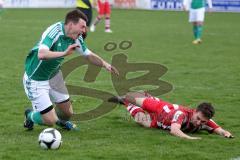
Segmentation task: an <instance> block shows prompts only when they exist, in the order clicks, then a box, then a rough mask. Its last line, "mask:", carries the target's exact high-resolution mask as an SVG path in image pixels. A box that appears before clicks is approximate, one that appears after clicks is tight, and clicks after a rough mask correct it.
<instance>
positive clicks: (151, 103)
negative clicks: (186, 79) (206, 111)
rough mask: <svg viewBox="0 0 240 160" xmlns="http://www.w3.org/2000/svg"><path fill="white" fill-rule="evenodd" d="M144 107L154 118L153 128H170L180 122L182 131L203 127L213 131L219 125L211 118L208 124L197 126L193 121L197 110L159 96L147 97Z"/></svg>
mask: <svg viewBox="0 0 240 160" xmlns="http://www.w3.org/2000/svg"><path fill="white" fill-rule="evenodd" d="M142 109H143V110H145V111H147V112H148V113H149V114H150V116H151V118H152V123H151V127H153V128H162V129H169V130H170V129H171V124H172V123H178V124H180V125H181V130H182V131H184V132H192V133H193V132H196V131H198V130H201V129H205V130H207V131H208V132H213V130H214V129H216V128H218V127H219V126H218V125H217V124H216V123H215V122H214V121H213V120H211V119H210V120H209V121H208V122H207V123H206V124H204V125H200V126H197V127H195V126H193V124H192V123H191V117H192V115H193V113H194V112H195V110H194V109H189V108H187V107H184V106H180V105H177V104H171V103H169V102H165V101H163V100H161V99H158V98H146V99H145V100H144V102H143V106H142Z"/></svg>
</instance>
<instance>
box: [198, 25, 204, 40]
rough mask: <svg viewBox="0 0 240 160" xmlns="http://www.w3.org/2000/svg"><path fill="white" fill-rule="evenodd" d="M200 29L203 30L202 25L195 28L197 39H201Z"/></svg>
mask: <svg viewBox="0 0 240 160" xmlns="http://www.w3.org/2000/svg"><path fill="white" fill-rule="evenodd" d="M202 31H203V27H202V26H198V29H197V33H198V34H197V38H198V39H201V37H202Z"/></svg>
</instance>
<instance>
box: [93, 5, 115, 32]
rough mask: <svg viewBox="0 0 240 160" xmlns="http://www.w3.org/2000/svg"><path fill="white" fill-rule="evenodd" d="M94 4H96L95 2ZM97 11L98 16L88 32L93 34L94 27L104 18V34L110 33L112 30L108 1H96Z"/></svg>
mask: <svg viewBox="0 0 240 160" xmlns="http://www.w3.org/2000/svg"><path fill="white" fill-rule="evenodd" d="M94 2H95V3H96V0H95V1H94ZM95 3H94V4H95ZM97 11H98V16H97V17H96V19H95V20H94V22H93V24H92V25H91V27H90V31H91V32H94V31H95V29H96V25H97V24H98V23H99V22H100V21H101V20H102V18H103V17H105V32H106V33H112V30H111V29H110V15H111V6H110V3H109V0H97Z"/></svg>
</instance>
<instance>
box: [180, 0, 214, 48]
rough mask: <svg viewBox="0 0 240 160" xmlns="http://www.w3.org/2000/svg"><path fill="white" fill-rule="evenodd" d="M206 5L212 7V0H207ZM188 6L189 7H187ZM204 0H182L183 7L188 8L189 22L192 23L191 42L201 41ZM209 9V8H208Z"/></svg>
mask: <svg viewBox="0 0 240 160" xmlns="http://www.w3.org/2000/svg"><path fill="white" fill-rule="evenodd" d="M207 1H208V6H209V8H210V9H211V8H212V0H207ZM189 6H190V7H189ZM205 7H206V0H184V1H183V9H184V10H185V11H187V10H188V8H190V9H189V22H190V23H192V24H193V35H194V41H193V42H192V43H193V44H200V43H201V42H202V39H201V37H202V31H203V22H204V16H205ZM209 11H210V10H209Z"/></svg>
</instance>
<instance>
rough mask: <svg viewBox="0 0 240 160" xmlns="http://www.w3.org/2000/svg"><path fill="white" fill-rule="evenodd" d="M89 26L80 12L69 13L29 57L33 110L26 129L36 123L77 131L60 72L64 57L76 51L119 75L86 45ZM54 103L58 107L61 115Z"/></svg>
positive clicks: (28, 89)
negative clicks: (84, 37) (87, 27)
mask: <svg viewBox="0 0 240 160" xmlns="http://www.w3.org/2000/svg"><path fill="white" fill-rule="evenodd" d="M86 22H87V17H86V16H85V15H84V14H83V13H82V12H81V11H79V10H77V9H75V10H73V11H70V12H68V13H67V15H66V17H65V22H64V23H62V22H57V23H55V24H53V25H51V26H50V27H48V28H47V29H46V30H45V32H44V33H43V34H42V37H41V39H40V41H39V42H38V43H37V45H36V46H34V47H33V49H32V50H31V51H30V53H29V55H28V56H27V58H26V62H25V74H24V77H23V84H24V89H25V92H26V94H27V97H28V99H29V100H30V101H31V103H32V107H33V110H32V109H27V110H26V111H25V118H26V120H25V122H24V127H25V128H27V129H29V130H31V129H33V125H34V123H36V124H40V125H48V126H52V125H54V124H57V125H59V126H61V127H63V128H66V129H68V130H71V129H74V128H76V126H75V125H74V124H72V123H71V122H70V121H68V120H69V119H70V117H71V116H72V115H73V109H72V105H71V102H70V101H69V94H68V91H67V88H66V86H65V84H64V80H63V77H62V73H61V70H60V65H61V62H62V61H63V59H64V57H65V56H68V55H70V54H72V53H73V52H74V51H75V50H76V51H77V52H79V53H81V54H82V55H84V56H85V57H86V59H87V60H88V61H89V62H90V63H92V64H94V65H97V66H100V67H104V68H106V69H107V70H108V71H110V72H112V73H115V74H118V71H117V69H115V67H113V66H111V65H110V64H109V63H107V62H105V61H104V60H103V59H102V58H100V57H99V56H97V55H96V54H94V53H93V52H92V51H90V50H89V49H88V48H87V46H86V45H85V43H84V41H83V38H82V36H81V35H82V34H83V33H84V32H86ZM53 103H54V104H56V107H55V108H56V109H58V111H59V112H58V114H56V112H55V108H54V107H53Z"/></svg>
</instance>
